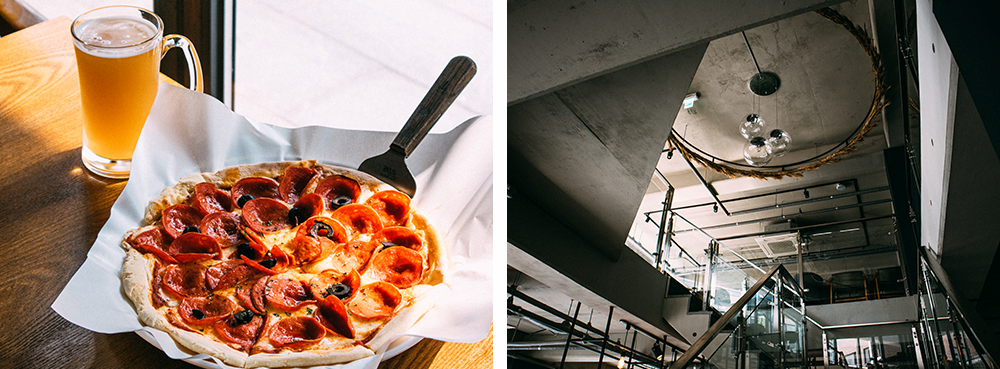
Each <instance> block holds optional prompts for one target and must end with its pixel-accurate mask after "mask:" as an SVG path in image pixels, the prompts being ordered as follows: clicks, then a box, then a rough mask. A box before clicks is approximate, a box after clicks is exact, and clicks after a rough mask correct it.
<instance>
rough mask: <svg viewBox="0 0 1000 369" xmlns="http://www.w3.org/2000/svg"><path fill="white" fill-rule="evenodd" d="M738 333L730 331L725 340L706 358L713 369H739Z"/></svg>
mask: <svg viewBox="0 0 1000 369" xmlns="http://www.w3.org/2000/svg"><path fill="white" fill-rule="evenodd" d="M737 333H738V331H735V330H734V331H732V332H731V333H729V336H727V337H726V340H725V341H723V342H722V345H721V346H719V348H717V349H715V352H713V353H712V355H711V356H709V357H708V362H709V363H710V364H712V366H713V367H714V368H718V369H737V368H739V367H740V366H739V357H740V348H739V337H738V336H737Z"/></svg>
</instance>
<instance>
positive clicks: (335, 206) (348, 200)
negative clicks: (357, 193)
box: [330, 195, 352, 210]
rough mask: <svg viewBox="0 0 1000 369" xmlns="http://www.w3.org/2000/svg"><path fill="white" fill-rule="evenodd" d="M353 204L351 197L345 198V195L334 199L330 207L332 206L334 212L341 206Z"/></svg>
mask: <svg viewBox="0 0 1000 369" xmlns="http://www.w3.org/2000/svg"><path fill="white" fill-rule="evenodd" d="M351 202H352V201H351V198H350V197H347V196H344V195H340V196H337V197H334V198H333V201H330V205H331V206H330V207H332V208H333V210H337V209H339V208H340V207H341V206H344V205H349V204H350V203H351Z"/></svg>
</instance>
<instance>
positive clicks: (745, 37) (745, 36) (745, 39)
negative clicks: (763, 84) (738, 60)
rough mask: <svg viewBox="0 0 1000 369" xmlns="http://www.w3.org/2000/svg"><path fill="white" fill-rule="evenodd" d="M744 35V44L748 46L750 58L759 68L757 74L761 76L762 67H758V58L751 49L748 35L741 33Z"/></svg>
mask: <svg viewBox="0 0 1000 369" xmlns="http://www.w3.org/2000/svg"><path fill="white" fill-rule="evenodd" d="M740 33H742V34H743V42H745V43H746V44H747V50H750V58H751V59H753V66H754V67H757V74H760V65H757V57H756V56H754V55H753V49H752V48H750V40H747V33H746V32H744V31H740Z"/></svg>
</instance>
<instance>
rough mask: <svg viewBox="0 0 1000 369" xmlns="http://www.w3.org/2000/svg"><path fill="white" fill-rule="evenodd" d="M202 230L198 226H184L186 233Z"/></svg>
mask: <svg viewBox="0 0 1000 369" xmlns="http://www.w3.org/2000/svg"><path fill="white" fill-rule="evenodd" d="M199 232H201V230H199V229H198V227H197V226H187V227H185V228H184V233H199Z"/></svg>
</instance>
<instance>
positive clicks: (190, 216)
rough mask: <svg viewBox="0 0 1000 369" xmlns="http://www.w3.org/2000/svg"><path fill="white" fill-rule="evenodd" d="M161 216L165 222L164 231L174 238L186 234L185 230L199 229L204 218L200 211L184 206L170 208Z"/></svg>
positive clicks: (178, 205)
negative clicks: (189, 228) (188, 228)
mask: <svg viewBox="0 0 1000 369" xmlns="http://www.w3.org/2000/svg"><path fill="white" fill-rule="evenodd" d="M160 214H161V216H162V220H163V229H164V230H165V231H167V234H169V235H170V237H173V238H177V237H179V236H180V235H182V234H184V229H185V228H187V227H190V226H195V227H197V226H198V225H199V224H200V223H201V217H202V215H201V212H199V211H198V209H195V208H193V207H191V206H188V205H184V204H177V205H171V206H168V207H167V208H166V209H163V211H162V212H160Z"/></svg>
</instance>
